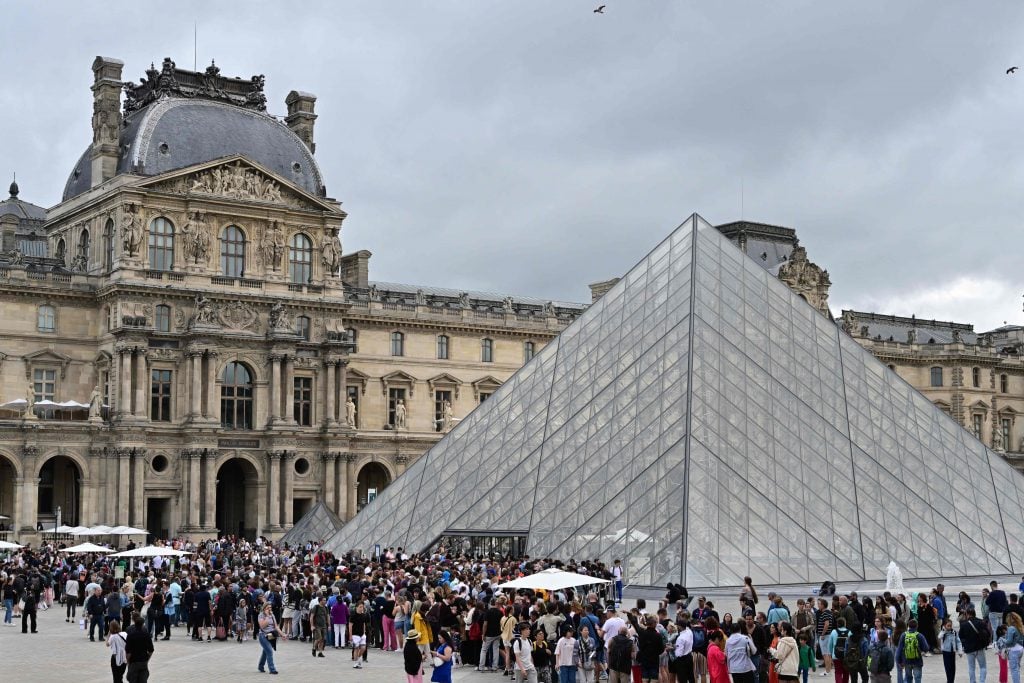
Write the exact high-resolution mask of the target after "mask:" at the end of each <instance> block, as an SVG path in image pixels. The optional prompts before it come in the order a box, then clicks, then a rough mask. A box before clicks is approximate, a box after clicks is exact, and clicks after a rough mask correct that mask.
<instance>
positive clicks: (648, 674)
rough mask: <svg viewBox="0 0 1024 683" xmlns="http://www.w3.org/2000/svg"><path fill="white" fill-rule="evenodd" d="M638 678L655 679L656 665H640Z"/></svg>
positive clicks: (656, 674)
mask: <svg viewBox="0 0 1024 683" xmlns="http://www.w3.org/2000/svg"><path fill="white" fill-rule="evenodd" d="M640 678H643V679H647V680H657V678H658V667H656V666H641V667H640Z"/></svg>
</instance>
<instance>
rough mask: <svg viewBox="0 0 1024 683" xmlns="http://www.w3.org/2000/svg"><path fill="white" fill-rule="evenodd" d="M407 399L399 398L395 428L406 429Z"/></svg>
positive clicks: (396, 407) (396, 406)
mask: <svg viewBox="0 0 1024 683" xmlns="http://www.w3.org/2000/svg"><path fill="white" fill-rule="evenodd" d="M405 417H406V411H405V401H403V400H402V399H398V403H397V404H396V405H395V429H405Z"/></svg>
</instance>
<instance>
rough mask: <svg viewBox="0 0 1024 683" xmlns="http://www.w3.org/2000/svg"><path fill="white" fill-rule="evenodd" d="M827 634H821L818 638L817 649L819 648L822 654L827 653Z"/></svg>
mask: <svg viewBox="0 0 1024 683" xmlns="http://www.w3.org/2000/svg"><path fill="white" fill-rule="evenodd" d="M828 641H829V637H828V636H821V637H820V638H818V649H820V650H821V654H822V655H828Z"/></svg>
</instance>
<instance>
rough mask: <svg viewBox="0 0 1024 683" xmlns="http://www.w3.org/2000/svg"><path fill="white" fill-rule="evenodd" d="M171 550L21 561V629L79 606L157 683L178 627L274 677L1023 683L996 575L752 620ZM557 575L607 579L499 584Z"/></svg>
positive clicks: (616, 572)
mask: <svg viewBox="0 0 1024 683" xmlns="http://www.w3.org/2000/svg"><path fill="white" fill-rule="evenodd" d="M167 545H168V546H170V547H174V548H175V549H178V550H183V551H185V552H186V553H188V554H187V555H185V556H184V557H182V558H181V559H180V560H177V559H170V558H164V557H153V558H151V559H134V560H127V559H124V558H112V557H108V556H107V555H104V554H86V555H73V554H72V555H68V554H66V553H62V552H61V550H62V548H60V547H59V545H58V546H53V545H49V546H43V547H42V548H39V549H35V550H33V549H24V550H22V551H18V552H16V553H13V554H11V555H10V556H9V558H8V559H7V560H6V561H5V562H0V581H2V584H3V600H4V606H5V617H4V621H5V623H8V624H10V625H14V619H15V618H20V620H21V626H22V632H23V633H26V634H28V633H36V632H37V631H38V624H37V622H36V613H37V611H38V610H42V609H52V608H57V609H62V610H63V613H64V615H65V622H66V623H68V624H69V625H75V626H77V627H78V630H79V631H80V633H81V637H83V638H84V637H87V638H88V639H89V640H90V641H96V642H104V643H106V644H107V646H108V647H109V649H110V652H109V655H110V666H111V671H112V674H113V678H114V681H115V683H117V682H118V681H120V680H122V676H123V675H125V674H127V676H128V680H129V681H130V682H131V683H136V682H138V683H145V681H146V679H147V677H148V661H149V658H150V657H151V656H152V654H153V652H154V649H155V648H154V640H156V641H159V640H168V639H170V638H171V637H172V635H173V634H175V633H181V634H183V635H182V636H176V637H184V635H187V636H188V637H189V638H190V640H191V642H193V643H194V644H195V645H196V647H205V646H206V645H207V644H210V643H213V642H215V641H219V642H235V643H244V642H246V641H249V640H252V641H255V642H257V643H258V644H259V646H260V658H259V661H258V664H257V669H258V670H259V671H261V672H263V671H267V672H269V673H272V674H273V673H276V672H277V666H276V661H275V652H276V650H277V646H278V644H279V643H280V642H281V641H298V642H300V643H305V644H306V647H308V648H309V653H310V656H311V657H313V658H317V659H320V658H327V657H328V656H329V655H328V654H325V653H329V652H330V651H331V650H336V651H344V652H343V653H342V652H339V653H338V654H340V655H341V656H342V657H344V661H347V662H349V663H351V666H352V667H353V668H356V669H360V668H362V667H364V666H367V665H368V664H369V663H370V661H371V660H370V653H371V651H373V650H374V649H379V650H385V651H395V652H397V651H401V652H402V661H403V665H404V669H405V672H406V674H407V677H408V681H409V683H421V682H422V680H423V677H424V675H425V674H424V671H427V670H429V671H430V673H431V675H430V680H431V681H435V682H436V683H450V681H451V676H452V670H453V668H455V667H468V668H472V669H474V670H476V671H481V672H493V673H497V672H502V673H503V674H504V676H506V677H514V678H515V679H516V680H517V681H523V682H524V683H554V681H555V680H558V681H559V683H602V681H608V682H609V683H620V682H622V683H655V682H656V683H672V681H673V680H676V681H678V682H679V683H697V681H698V680H699V681H700V683H708V681H709V679H710V683H727V681H729V679H730V678H731V679H732V682H733V683H780V682H783V683H788V682H789V681H796V680H797V679H802V681H803V683H807V682H808V679H809V676H810V674H811V673H812V672H814V673H815V674H817V673H818V672H819V670H820V675H822V676H833V677H834V679H835V683H851V681H852V683H857V681H858V680H860V681H864V682H867V681H869V680H870V681H872V683H874V682H877V683H890V681H891V677H892V675H893V674H894V673H895V676H896V680H897V683H920V682H921V672H922V669H923V667H924V662H925V659H926V658H927V657H930V656H932V655H933V654H934V655H941V658H942V660H943V665H944V668H945V672H946V678H947V683H953V680H954V676H955V673H956V663H957V659H958V657H962V656H966V658H967V665H968V666H967V669H968V675H969V680H970V683H986V674H987V661H986V651H987V650H988V649H991V648H995V650H996V652H995V654H996V657H997V658H998V662H999V666H1000V671H1001V675H1000V683H1007V679H1008V678H1010V679H1012V682H1013V683H1020V665H1021V656H1022V654H1024V625H1022V622H1021V619H1022V617H1024V603H1022V602H1021V600H1020V596H1019V595H1018V594H1016V593H1014V594H1010V595H1008V594H1007V593H1006V592H1004V591H1003V590H1001V589H1000V588H999V587H998V585H997V584H996V583H995V582H993V583H992V584H991V585H990V586H989V588H988V589H986V590H985V591H983V592H982V594H980V595H978V596H976V598H972V596H969V595H967V594H966V593H960V594H959V595H958V596H957V598H956V601H955V606H954V607H953V609H952V610H950V609H948V607H947V604H948V603H947V598H946V596H945V594H944V591H945V588H944V586H942V584H939V585H938V586H936V587H935V588H934V589H933V590H931V591H930V592H929V593H912V594H910V595H904V594H889V593H885V594H883V595H881V596H878V597H875V598H870V597H863V598H860V597H858V595H857V594H856V593H850V594H848V595H831V596H829V595H825V594H824V593H819V594H818V595H817V596H808V597H807V598H805V599H804V598H801V599H798V600H797V601H796V604H795V605H793V606H792V607H791V606H790V605H788V604H787V603H786V601H785V600H784V599H783V598H782V597H781V596H778V595H774V594H770V593H769V594H768V595H767V596H765V597H764V598H763V599H762V598H761V597H760V596H759V595H758V593H757V590H756V589H755V587H754V586H753V585H752V583H751V582H750V581H749V580H748V582H747V585H746V586H745V587H744V589H743V591H742V593H741V594H740V596H739V606H738V608H737V609H736V610H735V612H728V611H723V612H719V611H718V610H717V609H716V607H715V605H714V603H713V602H712V601H711V600H707V599H705V598H704V597H698V598H696V599H693V600H691V598H690V596H689V595H688V594H687V592H686V589H685V588H683V587H682V586H679V585H671V584H670V585H669V586H668V591H667V593H666V595H665V598H664V599H663V600H661V601H660V602H659V603H658V604H657V605H652V607H651V608H650V609H648V605H647V603H646V602H645V601H644V600H642V599H640V600H636V604H635V606H633V607H631V608H630V609H625V608H623V607H622V605H621V580H622V570H621V565H620V564H618V563H617V562H616V563H613V564H611V565H605V564H603V563H600V562H567V563H561V562H549V561H543V560H536V559H531V558H528V557H524V558H514V559H513V558H499V557H486V558H485V557H474V558H470V557H463V556H448V555H446V554H445V553H444V550H443V549H441V550H440V551H439V552H438V553H435V554H433V555H430V556H409V555H407V554H405V553H404V552H403V551H402V549H401V548H391V549H386V550H385V551H384V552H383V553H382V554H381V555H380V557H377V558H363V557H356V556H352V555H343V556H341V557H336V556H334V555H332V554H331V553H329V552H326V551H324V550H323V549H322V548H320V547H319V546H318V545H317V544H315V543H308V544H306V545H305V546H302V547H287V546H283V545H278V544H275V543H271V542H268V541H266V540H264V539H258V540H257V541H255V542H249V541H246V540H242V539H236V538H232V537H223V538H219V539H211V540H208V541H203V542H200V543H192V542H190V541H187V540H174V541H169V542H168V543H167ZM551 565H554V566H558V567H560V568H562V569H565V570H567V571H573V572H576V573H580V574H586V575H588V576H592V577H594V578H595V579H603V580H606V581H607V583H602V584H599V585H597V586H595V587H594V589H593V590H592V591H590V592H587V590H589V589H586V590H585V591H584V592H576V591H574V590H572V589H566V590H561V591H541V590H519V591H516V592H502V591H498V590H496V589H495V586H497V585H498V584H500V583H503V582H505V581H507V580H510V579H513V578H516V577H518V576H522V575H524V574H531V573H534V572H537V571H540V570H541V569H544V568H546V567H548V566H551ZM606 586H607V588H606ZM1021 589H1022V590H1024V582H1022V586H1021ZM975 599H976V600H977V602H975ZM176 629H181V630H176ZM293 652H294V650H293ZM976 671H977V677H976ZM977 678H980V682H979V681H978V680H977Z"/></svg>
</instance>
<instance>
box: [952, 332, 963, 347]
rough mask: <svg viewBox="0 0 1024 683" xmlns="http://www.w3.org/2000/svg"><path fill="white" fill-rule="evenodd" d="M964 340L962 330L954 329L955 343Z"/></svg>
mask: <svg viewBox="0 0 1024 683" xmlns="http://www.w3.org/2000/svg"><path fill="white" fill-rule="evenodd" d="M962 341H963V337H961V336H960V330H956V329H954V330H953V343H954V344H959V343H960V342H962Z"/></svg>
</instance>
